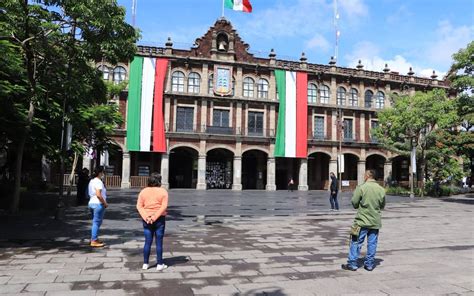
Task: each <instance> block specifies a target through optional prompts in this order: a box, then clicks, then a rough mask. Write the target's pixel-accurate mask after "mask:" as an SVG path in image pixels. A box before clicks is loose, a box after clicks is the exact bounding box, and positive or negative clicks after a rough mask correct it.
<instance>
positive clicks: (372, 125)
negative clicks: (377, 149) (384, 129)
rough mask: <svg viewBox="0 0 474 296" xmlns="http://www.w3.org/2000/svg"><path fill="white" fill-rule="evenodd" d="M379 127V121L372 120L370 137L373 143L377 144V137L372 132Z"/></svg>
mask: <svg viewBox="0 0 474 296" xmlns="http://www.w3.org/2000/svg"><path fill="white" fill-rule="evenodd" d="M378 126H379V122H378V121H377V120H372V121H371V122H370V129H371V133H370V134H371V137H370V140H371V142H372V143H377V142H378V140H377V137H375V136H374V135H373V134H372V130H374V129H376V128H377V127H378Z"/></svg>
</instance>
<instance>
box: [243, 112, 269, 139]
mask: <svg viewBox="0 0 474 296" xmlns="http://www.w3.org/2000/svg"><path fill="white" fill-rule="evenodd" d="M252 115H253V116H252ZM259 115H261V119H262V126H261V127H259V126H258V118H259ZM251 117H253V118H254V121H255V126H254V127H250V118H251ZM264 126H265V112H263V111H248V112H247V134H248V135H250V136H263V131H264Z"/></svg>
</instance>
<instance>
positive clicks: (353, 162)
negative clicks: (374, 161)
mask: <svg viewBox="0 0 474 296" xmlns="http://www.w3.org/2000/svg"><path fill="white" fill-rule="evenodd" d="M358 162H359V157H357V156H356V155H354V154H350V153H345V154H344V173H342V177H341V178H342V180H343V181H355V182H356V183H357V163H358ZM343 185H344V184H343Z"/></svg>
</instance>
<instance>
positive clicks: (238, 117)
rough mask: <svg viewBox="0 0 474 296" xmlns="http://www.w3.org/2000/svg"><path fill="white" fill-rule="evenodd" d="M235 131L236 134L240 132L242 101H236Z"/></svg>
mask: <svg viewBox="0 0 474 296" xmlns="http://www.w3.org/2000/svg"><path fill="white" fill-rule="evenodd" d="M235 132H236V134H237V135H241V134H242V133H241V132H242V103H240V102H237V110H236V111H235Z"/></svg>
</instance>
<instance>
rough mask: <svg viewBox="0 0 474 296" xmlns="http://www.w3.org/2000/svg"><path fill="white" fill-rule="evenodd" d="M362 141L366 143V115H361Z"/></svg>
mask: <svg viewBox="0 0 474 296" xmlns="http://www.w3.org/2000/svg"><path fill="white" fill-rule="evenodd" d="M359 122H360V141H361V142H366V140H365V113H361V114H360V121H359Z"/></svg>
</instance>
